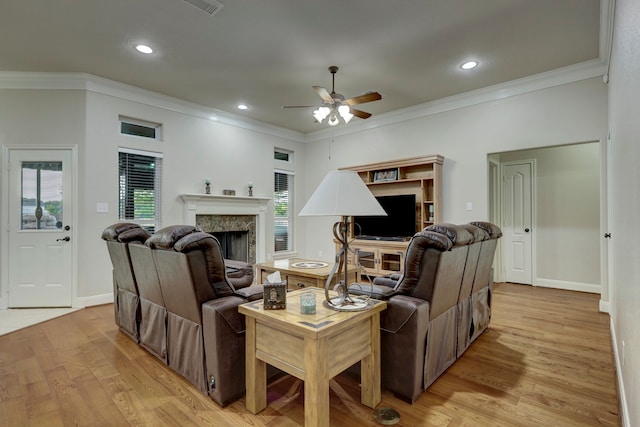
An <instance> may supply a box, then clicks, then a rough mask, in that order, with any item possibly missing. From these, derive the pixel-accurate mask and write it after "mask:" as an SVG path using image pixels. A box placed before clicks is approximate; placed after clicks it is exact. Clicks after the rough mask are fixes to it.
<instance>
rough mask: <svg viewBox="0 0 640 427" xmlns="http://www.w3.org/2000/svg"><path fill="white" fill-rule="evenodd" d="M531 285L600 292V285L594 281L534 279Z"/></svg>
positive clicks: (593, 292)
mask: <svg viewBox="0 0 640 427" xmlns="http://www.w3.org/2000/svg"><path fill="white" fill-rule="evenodd" d="M533 286H540V287H542V288H555V289H565V290H567V291H578V292H589V293H592V294H599V293H601V289H602V288H601V286H600V285H596V284H594V283H581V282H569V281H566V280H553V279H540V278H537V279H534V281H533Z"/></svg>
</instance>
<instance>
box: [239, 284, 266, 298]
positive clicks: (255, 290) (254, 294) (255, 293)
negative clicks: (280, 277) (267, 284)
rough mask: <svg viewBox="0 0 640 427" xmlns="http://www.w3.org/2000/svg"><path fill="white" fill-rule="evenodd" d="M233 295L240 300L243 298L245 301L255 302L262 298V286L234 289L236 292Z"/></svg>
mask: <svg viewBox="0 0 640 427" xmlns="http://www.w3.org/2000/svg"><path fill="white" fill-rule="evenodd" d="M233 294H234V295H235V296H238V297H240V298H244V299H245V300H247V301H255V300H257V299H260V298H262V297H263V296H264V286H263V285H251V286H247V287H245V288H240V289H236V291H235V292H234V293H233Z"/></svg>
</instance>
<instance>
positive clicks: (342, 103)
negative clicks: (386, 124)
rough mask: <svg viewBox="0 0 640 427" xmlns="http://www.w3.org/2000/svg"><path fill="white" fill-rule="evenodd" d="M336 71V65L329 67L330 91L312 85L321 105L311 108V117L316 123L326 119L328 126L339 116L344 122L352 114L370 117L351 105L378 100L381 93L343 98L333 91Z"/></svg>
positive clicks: (362, 117) (335, 122) (337, 120)
mask: <svg viewBox="0 0 640 427" xmlns="http://www.w3.org/2000/svg"><path fill="white" fill-rule="evenodd" d="M337 71H338V67H337V66H335V65H332V66H330V67H329V72H330V73H331V76H332V85H331V93H329V91H328V90H327V89H325V88H324V87H322V86H312V87H313V90H314V91H315V92H316V93H317V94H318V96H319V97H320V98H322V105H321V106H320V107H318V108H317V109H315V110H313V118H314V119H315V120H316V122H318V123H322V121H323V120H324V119H327V124H329V126H336V125H337V124H339V123H340V120H339V118H342V120H343V121H344V122H345V123H349V122H350V121H351V119H352V118H353V117H354V116H358V117H360V118H361V119H368V118H369V117H371V113H367V112H365V111H360V110H357V109H355V108H352V106H354V105H358V104H364V103H365V102H371V101H378V100H380V99H382V95H380V94H379V93H378V92H369V93H366V94H364V95H360V96H356V97H353V98H347V99H345V97H344V95H342V94H339V93H336V91H335V82H336V72H337ZM282 108H308V106H286V107H282Z"/></svg>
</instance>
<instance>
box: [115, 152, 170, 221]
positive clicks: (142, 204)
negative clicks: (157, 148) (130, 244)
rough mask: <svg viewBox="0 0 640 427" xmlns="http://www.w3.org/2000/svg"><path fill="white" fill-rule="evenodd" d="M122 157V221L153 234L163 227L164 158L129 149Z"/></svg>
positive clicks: (120, 159) (119, 170)
mask: <svg viewBox="0 0 640 427" xmlns="http://www.w3.org/2000/svg"><path fill="white" fill-rule="evenodd" d="M118 154H119V161H118V176H119V199H118V200H119V203H118V212H119V218H120V221H127V222H134V223H137V224H140V226H142V227H143V228H145V229H147V230H148V231H149V232H151V233H153V232H155V230H157V229H158V228H160V218H161V216H160V206H161V205H162V203H161V198H160V195H161V194H162V192H161V188H160V178H161V176H162V155H161V154H158V153H150V152H143V151H136V150H126V149H120V152H119V153H118Z"/></svg>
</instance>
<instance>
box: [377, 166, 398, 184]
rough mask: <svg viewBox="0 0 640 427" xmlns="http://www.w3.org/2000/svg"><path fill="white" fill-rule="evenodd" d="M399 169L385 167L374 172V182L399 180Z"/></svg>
mask: <svg viewBox="0 0 640 427" xmlns="http://www.w3.org/2000/svg"><path fill="white" fill-rule="evenodd" d="M397 180H398V169H397V168H395V169H383V170H379V171H375V172H374V173H373V182H384V181H397Z"/></svg>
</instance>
